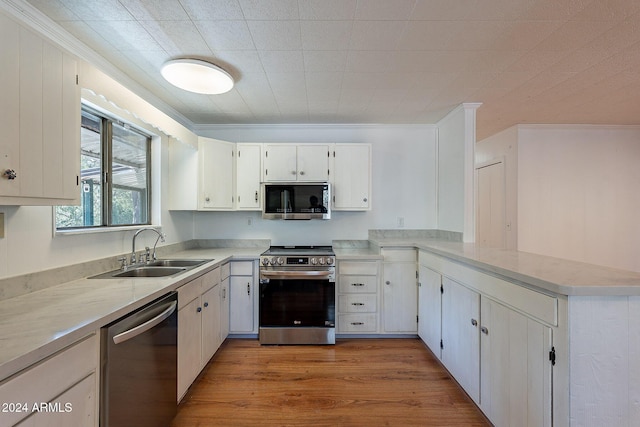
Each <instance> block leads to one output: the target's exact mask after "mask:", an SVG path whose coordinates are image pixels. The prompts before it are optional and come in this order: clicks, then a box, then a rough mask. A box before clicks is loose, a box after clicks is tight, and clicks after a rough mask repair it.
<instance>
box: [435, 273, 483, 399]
mask: <svg viewBox="0 0 640 427" xmlns="http://www.w3.org/2000/svg"><path fill="white" fill-rule="evenodd" d="M442 286H443V290H444V292H443V294H442V344H443V347H442V363H443V364H444V366H446V367H447V369H448V370H449V372H451V374H452V375H453V376H454V377H455V379H456V380H457V381H458V383H459V384H460V385H461V386H462V388H464V390H465V391H466V392H467V393H468V394H469V396H471V398H472V399H473V400H474V401H475V402H476V403H479V401H480V400H479V398H480V325H479V322H480V294H478V293H477V292H475V291H473V290H471V289H469V288H467V287H465V286H463V285H461V284H459V283H457V282H454V281H453V280H451V279H449V278H447V277H443V278H442Z"/></svg>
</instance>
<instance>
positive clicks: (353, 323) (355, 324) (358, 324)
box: [351, 322, 364, 326]
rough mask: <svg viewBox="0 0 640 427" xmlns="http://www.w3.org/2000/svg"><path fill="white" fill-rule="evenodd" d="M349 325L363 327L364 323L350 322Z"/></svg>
mask: <svg viewBox="0 0 640 427" xmlns="http://www.w3.org/2000/svg"><path fill="white" fill-rule="evenodd" d="M351 324H352V325H353V326H360V325H364V322H351Z"/></svg>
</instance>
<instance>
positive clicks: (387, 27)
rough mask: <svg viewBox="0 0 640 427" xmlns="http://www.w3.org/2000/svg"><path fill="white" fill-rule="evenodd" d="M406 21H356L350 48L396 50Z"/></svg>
mask: <svg viewBox="0 0 640 427" xmlns="http://www.w3.org/2000/svg"><path fill="white" fill-rule="evenodd" d="M405 26H406V21H355V22H354V23H353V33H352V36H351V43H350V45H349V47H350V49H353V50H394V49H396V48H397V46H398V41H399V40H400V37H401V35H402V32H403V31H404V28H405Z"/></svg>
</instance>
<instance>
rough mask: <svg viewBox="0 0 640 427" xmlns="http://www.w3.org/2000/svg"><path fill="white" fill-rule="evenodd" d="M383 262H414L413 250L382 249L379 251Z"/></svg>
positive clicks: (415, 255)
mask: <svg viewBox="0 0 640 427" xmlns="http://www.w3.org/2000/svg"><path fill="white" fill-rule="evenodd" d="M380 253H381V254H382V256H383V257H384V261H385V262H416V261H417V258H418V256H417V254H416V250H415V249H382V250H381V251H380Z"/></svg>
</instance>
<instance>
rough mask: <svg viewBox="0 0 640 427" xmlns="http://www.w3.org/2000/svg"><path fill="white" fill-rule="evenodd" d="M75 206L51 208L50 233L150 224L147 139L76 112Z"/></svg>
mask: <svg viewBox="0 0 640 427" xmlns="http://www.w3.org/2000/svg"><path fill="white" fill-rule="evenodd" d="M80 152H81V153H80V176H81V185H80V192H81V195H80V201H81V203H80V206H57V207H56V214H55V217H56V219H55V220H56V229H57V230H68V229H84V228H92V227H93V228H95V227H112V226H114V227H115V226H126V225H145V224H150V222H151V215H150V206H151V203H150V200H149V199H150V194H151V192H150V182H151V180H150V176H151V170H150V169H151V160H150V159H151V137H150V136H149V135H145V134H144V133H142V132H140V131H138V130H137V129H133V128H132V127H130V126H128V125H126V124H124V123H120V122H119V121H117V120H114V119H112V118H109V117H105V116H104V115H102V114H100V113H98V112H97V111H94V110H92V109H89V108H88V107H85V106H83V107H82V125H81V129H80Z"/></svg>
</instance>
